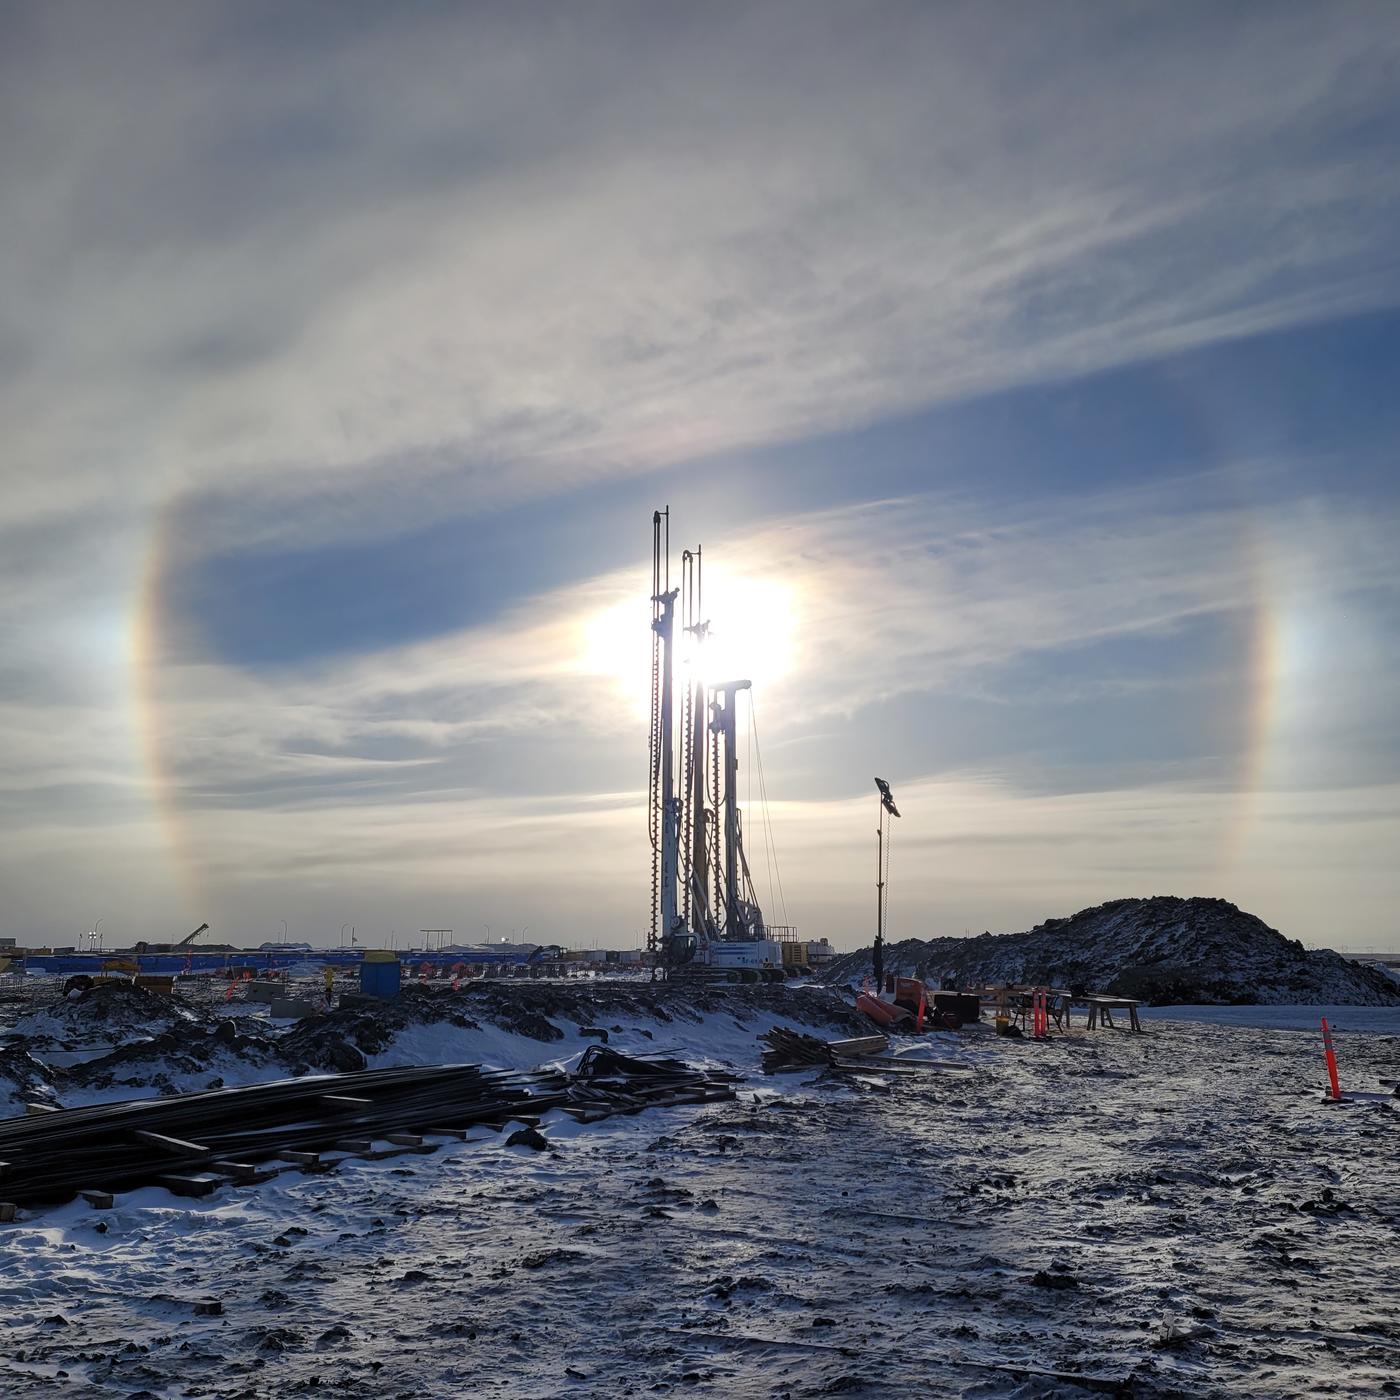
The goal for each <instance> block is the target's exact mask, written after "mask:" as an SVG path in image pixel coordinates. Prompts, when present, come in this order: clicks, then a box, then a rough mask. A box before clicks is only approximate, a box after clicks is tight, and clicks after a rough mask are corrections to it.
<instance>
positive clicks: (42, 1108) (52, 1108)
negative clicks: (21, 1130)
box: [24, 1103, 60, 1115]
mask: <svg viewBox="0 0 1400 1400" xmlns="http://www.w3.org/2000/svg"><path fill="white" fill-rule="evenodd" d="M24 1111H25V1112H26V1113H28V1114H31V1115H37V1114H40V1113H58V1112H59V1111H60V1110H59V1108H58V1106H57V1105H56V1104H51V1103H27V1104H25V1106H24Z"/></svg>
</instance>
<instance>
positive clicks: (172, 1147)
mask: <svg viewBox="0 0 1400 1400" xmlns="http://www.w3.org/2000/svg"><path fill="white" fill-rule="evenodd" d="M131 1136H132V1137H134V1138H135V1139H136V1141H137V1142H144V1143H145V1144H146V1145H147V1146H148V1147H156V1148H159V1149H160V1150H161V1151H162V1152H169V1153H172V1154H173V1155H174V1156H176V1157H202V1156H204V1154H205V1153H206V1152H208V1151H209V1149H208V1148H207V1147H205V1146H204V1145H203V1144H202V1143H198V1142H186V1141H185V1139H184V1138H177V1137H167V1136H166V1135H165V1134H164V1133H153V1132H150V1131H149V1130H148V1129H146V1128H133V1129H132V1131H131Z"/></svg>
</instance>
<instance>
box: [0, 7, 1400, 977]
mask: <svg viewBox="0 0 1400 1400" xmlns="http://www.w3.org/2000/svg"><path fill="white" fill-rule="evenodd" d="M1397 157H1400V7H1396V6H1395V5H1393V4H1389V3H1385V2H1384V0H1381V3H1374V4H1371V3H1360V0H1334V3H1331V4H1328V5H1317V4H1312V3H1302V4H1292V3H1287V2H1286V0H1275V2H1271V3H1259V4H1251V3H1246V2H1244V0H1241V3H1236V4H1232V5H1228V6H1222V5H1219V4H1214V3H1191V0H1180V2H1179V3H1170V4H1168V3H1158V4H1151V3H1121V2H1120V0H1103V2H1102V3H1074V2H1073V0H1062V3H1058V4H1056V5H1055V6H1053V7H1051V6H1046V5H1043V4H1039V3H1022V4H1018V3H1014V0H1002V2H1001V3H997V4H994V5H987V4H982V3H966V4H963V3H928V2H927V0H920V2H919V3H879V0H867V3H863V4H860V5H852V4H846V3H823V0H792V3H783V0H770V2H769V3H757V4H752V3H751V4H725V3H715V4H708V5H703V6H681V5H656V4H651V3H636V4H628V3H607V2H606V0H586V2H585V3H569V4H565V3H556V4H548V3H541V4H537V5H530V6H505V5H474V4H468V3H451V4H438V3H432V0H421V3H414V4H407V5H381V4H369V3H360V0H336V3H316V0H302V2H301V3H299V4H297V5H294V6H288V5H285V4H271V3H268V4H264V3H258V0H239V3H232V0H229V2H228V3H200V0H163V2H162V3H153V0H128V3H125V4H122V5H101V4H96V3H69V2H68V0H43V3H30V2H29V0H0V424H3V432H4V445H3V451H2V452H0V471H3V492H0V639H2V640H3V646H0V890H3V902H0V935H3V936H9V937H15V938H17V939H18V941H19V942H20V943H21V944H24V943H30V944H39V943H51V944H55V945H63V944H71V943H75V942H78V941H80V940H82V939H83V937H84V935H85V933H86V931H87V930H89V929H92V928H93V927H94V926H95V925H96V923H97V921H98V920H99V919H100V920H101V930H100V931H101V933H102V936H103V938H104V939H105V940H106V941H107V943H108V945H109V946H112V945H114V944H120V943H123V942H126V941H129V940H131V939H135V938H171V937H179V936H181V935H183V934H184V933H185V932H187V931H188V930H189V929H191V928H193V927H194V926H195V925H196V924H198V923H201V922H205V921H208V922H209V923H210V924H212V925H213V926H214V934H213V936H214V937H215V938H216V939H220V940H222V941H227V942H234V943H242V942H247V941H251V942H253V943H257V942H261V941H263V940H264V939H268V938H281V937H283V936H284V929H285V931H286V933H285V936H287V937H289V938H291V939H295V940H306V941H311V942H321V943H325V942H330V943H335V942H338V941H340V940H341V939H342V938H343V937H348V936H349V932H350V930H351V929H352V928H353V930H354V932H355V935H356V937H357V938H358V939H359V941H360V942H361V943H370V944H372V943H383V942H387V941H389V940H391V939H396V940H397V941H398V942H399V943H400V945H402V944H404V943H405V942H407V941H412V939H413V938H414V936H415V935H416V933H417V930H419V929H423V928H452V929H453V930H454V931H455V934H456V936H457V937H458V938H459V939H461V940H470V939H477V938H481V937H484V936H486V932H487V930H488V929H489V931H490V935H491V936H492V937H502V936H512V935H513V936H516V937H522V938H528V939H530V940H531V941H550V942H561V943H566V944H570V945H572V946H576V947H580V946H581V947H586V946H594V945H597V946H605V947H607V946H612V947H634V946H637V944H638V942H639V941H640V940H641V939H643V938H644V936H645V929H646V926H647V921H648V893H649V876H650V850H649V845H648V838H647V831H646V817H645V810H644V798H645V785H646V767H647V757H646V730H647V678H648V665H649V646H650V640H649V628H648V619H649V616H650V605H649V602H648V593H649V591H650V574H649V567H650V536H651V513H652V511H653V509H655V508H657V507H665V506H669V507H670V509H671V512H672V514H671V519H672V522H673V528H672V539H673V543H674V545H675V547H676V549H677V550H679V548H680V547H682V546H689V545H693V544H697V543H702V544H703V546H704V550H705V560H706V604H707V607H706V611H707V613H708V614H709V616H710V620H711V622H712V625H713V631H714V642H713V644H712V645H713V647H714V648H715V651H714V653H713V654H712V657H711V661H712V663H713V664H715V665H721V664H722V665H723V666H725V667H726V668H728V669H729V670H730V672H731V674H735V675H743V676H745V677H749V678H751V679H752V680H753V682H754V689H753V691H752V692H751V695H752V705H751V707H750V706H748V705H747V703H746V704H745V705H744V708H743V711H742V717H743V721H744V723H743V738H742V741H741V743H742V752H741V762H742V764H743V774H742V776H741V779H740V785H741V798H742V799H743V802H744V805H745V810H746V813H747V816H748V825H747V830H748V831H749V833H750V845H751V846H752V847H753V848H754V849H753V850H752V851H751V864H752V865H753V866H754V869H755V876H756V880H757V883H758V889H759V893H760V896H761V898H762V899H763V902H764V903H765V905H766V908H767V912H768V916H769V919H770V920H771V921H775V922H785V923H795V924H797V925H798V926H799V928H800V929H801V930H802V931H803V933H805V934H809V935H810V936H812V937H821V936H826V937H829V938H830V939H831V940H832V942H833V943H835V944H836V945H837V946H838V947H843V948H847V947H854V946H857V945H858V944H861V943H863V942H868V941H869V939H870V937H871V935H872V933H873V924H874V912H875V911H874V890H873V879H874V850H873V846H874V828H875V820H876V796H875V789H874V786H873V783H872V781H871V779H872V776H873V775H874V774H876V773H879V774H880V775H881V776H882V777H885V778H887V779H888V780H889V781H890V783H891V784H892V786H893V788H894V791H895V794H896V797H897V799H898V801H899V805H900V810H901V812H902V814H903V815H902V816H901V818H900V820H899V821H898V822H897V823H895V824H894V831H893V835H892V842H893V844H892V851H891V867H890V897H889V907H890V930H889V931H890V935H891V936H892V937H896V938H898V937H914V936H919V937H928V936H934V935H940V934H949V933H962V932H964V931H970V932H974V933H977V932H981V931H983V930H984V929H990V930H992V931H994V932H1004V931H1012V930H1018V929H1023V928H1028V927H1030V926H1032V925H1033V924H1035V923H1037V922H1039V921H1040V920H1042V919H1044V918H1048V917H1056V916H1063V915H1066V914H1069V913H1072V912H1073V911H1075V910H1077V909H1079V908H1082V907H1086V906H1089V905H1093V904H1096V903H1100V902H1102V901H1104V900H1108V899H1114V898H1121V897H1124V896H1133V895H1154V894H1177V895H1210V896H1218V897H1222V898H1225V899H1228V900H1231V901H1233V902H1234V903H1236V904H1238V905H1240V906H1241V907H1243V908H1245V909H1248V910H1250V911H1251V912H1254V913H1257V914H1258V915H1260V916H1261V917H1262V918H1264V919H1265V920H1266V921H1267V922H1268V923H1270V924H1271V925H1273V926H1275V927H1277V928H1278V929H1280V930H1281V931H1282V932H1283V933H1285V934H1286V935H1287V936H1289V937H1290V938H1298V939H1301V940H1302V941H1303V942H1304V943H1307V944H1310V945H1311V944H1320V945H1329V946H1334V947H1341V948H1345V949H1352V950H1360V949H1371V948H1375V949H1386V948H1390V949H1393V948H1397V947H1400V915H1397V913H1396V909H1397V907H1400V861H1397V858H1396V852H1397V850H1400V706H1397V704H1396V694H1397V683H1400V659H1398V658H1400V652H1397V647H1396V645H1395V643H1396V640H1397V636H1398V635H1400V625H1398V624H1400V550H1397V548H1396V545H1395V541H1396V539H1397V537H1398V536H1400V469H1398V465H1400V464H1398V463H1397V456H1398V455H1400V451H1398V446H1400V392H1397V391H1400V240H1397V238H1396V236H1395V228H1396V222H1397V213H1400V159H1398V158H1397ZM759 760H761V766H762V773H761V777H760V774H759V772H758V769H759ZM765 794H766V798H767V801H766V802H765V801H763V797H764V795H765ZM760 836H761V837H762V838H763V839H761V840H760V839H758V838H759V837H760Z"/></svg>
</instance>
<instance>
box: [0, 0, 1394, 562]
mask: <svg viewBox="0 0 1400 1400" xmlns="http://www.w3.org/2000/svg"><path fill="white" fill-rule="evenodd" d="M17 13H18V14H20V15H22V16H23V17H24V18H23V19H22V20H15V21H12V26H13V29H14V30H15V31H17V33H16V35H15V40H16V41H15V42H14V43H13V44H12V46H11V57H10V59H9V61H8V62H9V67H8V70H7V72H6V80H7V83H6V85H7V88H8V89H9V92H10V96H9V105H10V110H11V111H12V112H14V113H15V114H16V117H17V120H16V121H15V122H14V123H13V124H12V129H11V137H10V154H9V159H8V162H7V170H8V175H7V180H6V194H7V206H9V207H10V208H12V209H14V210H15V211H16V213H15V216H14V221H15V222H14V227H13V228H12V231H11V236H10V237H8V238H7V239H6V243H5V248H6V252H5V253H4V254H3V257H4V264H3V271H4V274H5V275H4V279H3V282H4V285H5V286H6V287H7V288H8V289H9V293H8V299H9V305H8V307H7V314H6V316H5V318H4V332H3V345H4V349H3V350H0V354H2V355H4V356H6V357H7V359H8V361H9V362H10V363H11V364H12V365H13V366H14V367H15V368H14V372H12V373H11V374H10V375H9V376H8V377H7V384H8V388H7V390H6V391H5V394H4V399H3V408H4V411H5V418H6V422H7V424H8V425H9V432H8V451H7V456H8V458H9V460H10V462H11V464H12V467H11V470H12V472H13V476H14V480H13V482H12V483H11V489H10V490H9V492H8V501H7V507H6V508H7V511H9V512H11V513H12V514H13V515H14V516H16V517H19V518H34V517H42V516H43V515H45V514H46V513H49V512H53V511H67V512H71V511H76V510H82V509H84V508H86V509H88V510H101V509H106V508H108V506H109V504H110V503H111V502H112V501H113V500H114V498H118V497H120V498H122V499H124V500H125V501H127V502H128V503H129V504H131V503H136V504H139V505H145V506H150V505H152V504H153V503H154V502H155V501H158V500H160V499H162V498H165V497H167V496H169V495H171V494H179V493H182V492H195V493H198V494H200V495H208V496H210V497H212V498H215V499H217V500H218V501H220V502H222V509H221V510H220V511H219V512H218V514H217V517H216V518H217V528H218V529H219V530H220V532H221V533H222V534H223V536H224V538H227V536H228V533H229V532H234V533H238V534H241V535H244V536H247V537H252V538H257V537H260V536H262V535H266V534H276V535H282V536H285V535H287V534H292V535H296V536H305V535H308V534H311V535H317V534H321V535H324V534H326V533H327V532H329V533H331V534H336V533H342V534H343V533H347V532H348V533H353V532H354V531H355V530H364V529H366V528H373V529H375V530H377V531H382V530H383V529H385V528H389V527H391V526H392V525H393V523H394V522H395V521H396V520H397V521H400V522H409V521H413V520H420V519H423V518H425V517H429V516H431V515H432V513H433V512H435V511H436V510H439V509H441V508H442V506H443V503H444V502H447V501H450V502H452V503H453V504H454V505H455V506H467V507H470V508H481V507H484V506H487V505H490V504H493V503H499V502H502V501H506V500H513V499H520V498H522V497H529V496H537V495H539V494H542V493H548V492H550V491H552V490H557V489H559V488H560V487H561V485H563V484H565V483H577V482H581V481H589V480H596V479H598V478H600V477H603V476H606V475H610V474H616V473H619V472H636V471H642V470H646V469H648V468H652V467H655V466H657V465H659V464H664V463H668V462H674V461H676V460H680V459H683V458H686V457H690V456H694V455H697V454H700V453H703V452H706V451H710V450H714V449H718V448H730V447H735V446H743V445H749V444H754V443H759V442H766V441H772V440H775V439H781V438H791V437H794V436H809V435H813V434H816V433H820V432H824V431H830V430H833V429H837V428H840V427H846V426H850V425H852V424H858V423H864V422H869V421H873V420H874V419H876V418H878V417H881V416H885V415H888V414H891V413H897V412H904V411H909V410H912V409H914V408H917V407H920V406H922V405H926V404H928V403H930V402H933V401H936V400H938V399H942V398H948V397H955V396H960V395H966V394H969V393H975V392H981V391H985V390H987V389H990V388H994V387H997V386H1001V385H1005V384H1008V383H1017V382H1025V381H1027V380H1032V379H1043V378H1046V377H1062V376H1070V375H1074V374H1079V373H1083V372H1086V371H1088V370H1091V369H1093V368H1096V367H1101V366H1104V365H1109V364H1117V363H1122V362H1124V361H1127V360H1131V359H1134V358H1140V357H1143V356H1147V355H1152V354H1157V353H1161V352H1163V351H1165V350H1169V349H1176V348H1180V347H1183V346H1189V345H1192V344H1199V343H1202V342H1205V341H1210V340H1214V339H1217V338H1220V337H1227V336H1232V335H1239V334H1243V333H1247V332H1250V331H1254V330H1258V329H1261V328H1266V327H1269V326H1274V325H1279V324H1285V323H1289V322H1292V321H1295V320H1298V319H1306V318H1313V317H1319V316H1324V315H1328V314H1335V313H1337V312H1340V311H1345V310H1349V309H1354V308H1355V307H1356V306H1358V305H1361V304H1365V305H1374V304H1375V303H1376V301H1377V300H1387V299H1389V300H1395V299H1396V297H1397V295H1400V279H1397V277H1396V270H1395V266H1394V262H1393V258H1392V256H1391V253H1390V237H1389V222H1390V220H1389V210H1390V208H1391V206H1392V204H1393V200H1394V197H1395V194H1396V193H1397V180H1400V176H1397V174H1396V172H1395V167H1394V163H1393V161H1392V160H1391V159H1390V155H1389V147H1388V145H1387V144H1386V142H1385V140H1384V139H1383V138H1381V137H1380V136H1379V135H1378V134H1377V132H1378V131H1379V130H1390V129H1392V128H1393V126H1394V123H1395V121H1396V106H1397V104H1396V102H1395V99H1394V91H1393V86H1392V85H1391V84H1390V81H1389V76H1390V73H1391V71H1392V70H1391V68H1390V67H1389V63H1393V61H1394V57H1395V54H1396V52H1397V50H1400V24H1397V23H1396V22H1395V18H1394V15H1393V13H1391V12H1390V11H1388V10H1387V9H1386V8H1385V7H1380V8H1377V9H1375V10H1374V11H1373V12H1372V22H1371V23H1369V24H1368V23H1361V22H1358V21H1357V20H1356V18H1355V15H1354V12H1351V13H1350V14H1349V18H1348V19H1347V20H1345V21H1343V20H1342V19H1341V18H1340V17H1339V16H1337V15H1336V13H1335V12H1328V11H1325V10H1318V9H1314V8H1312V7H1296V8H1285V9H1280V8H1278V7H1271V8H1270V9H1269V10H1268V11H1267V12H1266V11H1262V10H1252V11H1251V10H1237V11H1231V12H1228V13H1227V12H1224V11H1221V10H1219V9H1218V8H1212V9H1208V10H1207V9H1198V8H1196V7H1184V8H1183V9H1180V10H1177V11H1174V12H1173V14H1171V15H1167V14H1154V15H1148V14H1145V13H1142V14H1138V15H1137V16H1136V17H1135V20H1134V23H1133V24H1132V25H1129V24H1127V23H1125V22H1124V21H1123V19H1122V16H1121V15H1120V14H1118V13H1117V12H1115V11H1112V10H1106V9H1104V8H1103V7H1095V6H1082V7H1065V8H1063V9H1062V11H1061V13H1060V15H1059V16H1058V17H1057V26H1056V27H1057V30H1058V32H1057V34H1056V35H1055V36H1053V37H1051V36H1049V35H1048V34H1047V32H1046V27H1045V25H1044V24H1043V22H1036V20H1037V18H1038V17H1039V16H1040V12H1039V11H1038V10H1037V9H1036V8H1035V7H1031V8H1029V9H1027V10H1026V11H1025V13H1024V22H1021V23H1018V22H1017V21H1016V20H1015V18H1014V16H1013V15H1012V14H1010V13H1009V12H1006V11H1004V10H1003V11H1002V12H1001V13H1000V14H997V15H996V16H992V15H991V14H990V13H988V12H987V11H985V10H983V9H981V8H980V7H976V6H941V7H937V8H929V7H924V6H905V5H889V6H884V7H878V8H877V9H876V10H873V11H866V12H864V13H862V15H861V16H860V17H859V19H857V17H856V16H855V15H854V14H852V13H851V12H850V11H849V10H846V9H844V8H843V7H839V6H833V7H822V8H818V7H813V6H809V5H803V6H798V7H795V8H785V7H782V6H765V7H764V8H763V9H762V11H753V10H750V9H748V8H747V7H737V8H727V7H715V8H711V9H708V10H707V11H706V13H705V16H704V17H703V18H702V17H700V16H689V15H682V14H678V13H674V12H672V13H671V14H669V15H668V14H666V13H663V12H658V11H657V10H655V9H654V8H653V7H628V6H620V7H615V8H610V9H606V10H598V11H591V12H589V13H588V14H587V15H585V14H584V12H578V13H577V14H573V15H569V16H559V15H555V16H553V17H552V18H549V19H548V20H547V21H546V17H545V16H544V15H543V14H542V13H532V12H529V11H515V12H511V13H510V14H506V13H500V14H490V13H485V12H482V11H479V10H472V11H463V10H459V9H456V8H447V9H435V8H433V7H420V8H417V9H415V10H414V11H412V12H411V13H408V14H400V15H396V16H395V22H394V23H393V24H392V25H388V24H384V23H380V22H377V21H376V20H375V19H374V17H373V16H369V15H366V14H365V13H364V12H363V11H360V10H357V9H354V10H350V11H346V10H344V9H343V8H342V7H319V8H318V7H315V6H311V7H308V8H307V9H306V11H305V14H306V15H307V18H306V20H305V21H304V22H303V23H301V24H299V25H296V26H289V25H288V24H287V23H286V22H285V20H284V19H283V18H282V17H281V16H280V15H279V14H278V13H277V12H276V11H275V10H267V9H263V8H261V7H251V8H245V7H237V8H235V7H221V6H185V7H180V8H179V11H178V13H172V12H171V11H170V9H169V7H157V6H147V7H145V9H144V10H143V9H142V7H137V9H136V10H135V11H132V10H127V11H126V12H125V13H124V14H123V16H122V18H121V21H120V23H118V22H117V21H116V19H115V17H114V16H103V15H94V14H93V13H92V11H91V8H90V7H76V8H74V7H68V6H63V5H44V6H35V7H33V8H32V9H30V10H23V9H21V10H20V11H18V12H17ZM143 16H144V18H143ZM313 58H314V60H315V61H314V62H311V61H310V60H311V59H313ZM313 500H314V502H315V504H316V508H315V510H314V511H308V510H306V509H300V510H297V509H289V503H290V502H296V501H303V502H305V501H313ZM138 513H139V512H138Z"/></svg>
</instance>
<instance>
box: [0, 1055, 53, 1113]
mask: <svg viewBox="0 0 1400 1400" xmlns="http://www.w3.org/2000/svg"><path fill="white" fill-rule="evenodd" d="M53 1102H54V1092H53V1087H52V1072H51V1071H50V1070H49V1068H48V1067H47V1066H46V1065H43V1064H41V1063H40V1062H39V1061H38V1060H36V1059H35V1058H34V1056H33V1055H31V1054H30V1053H29V1051H28V1050H26V1049H25V1048H24V1047H23V1046H22V1045H0V1118H12V1117H15V1116H17V1115H19V1114H21V1113H23V1112H24V1108H25V1105H26V1104H30V1103H53Z"/></svg>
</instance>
